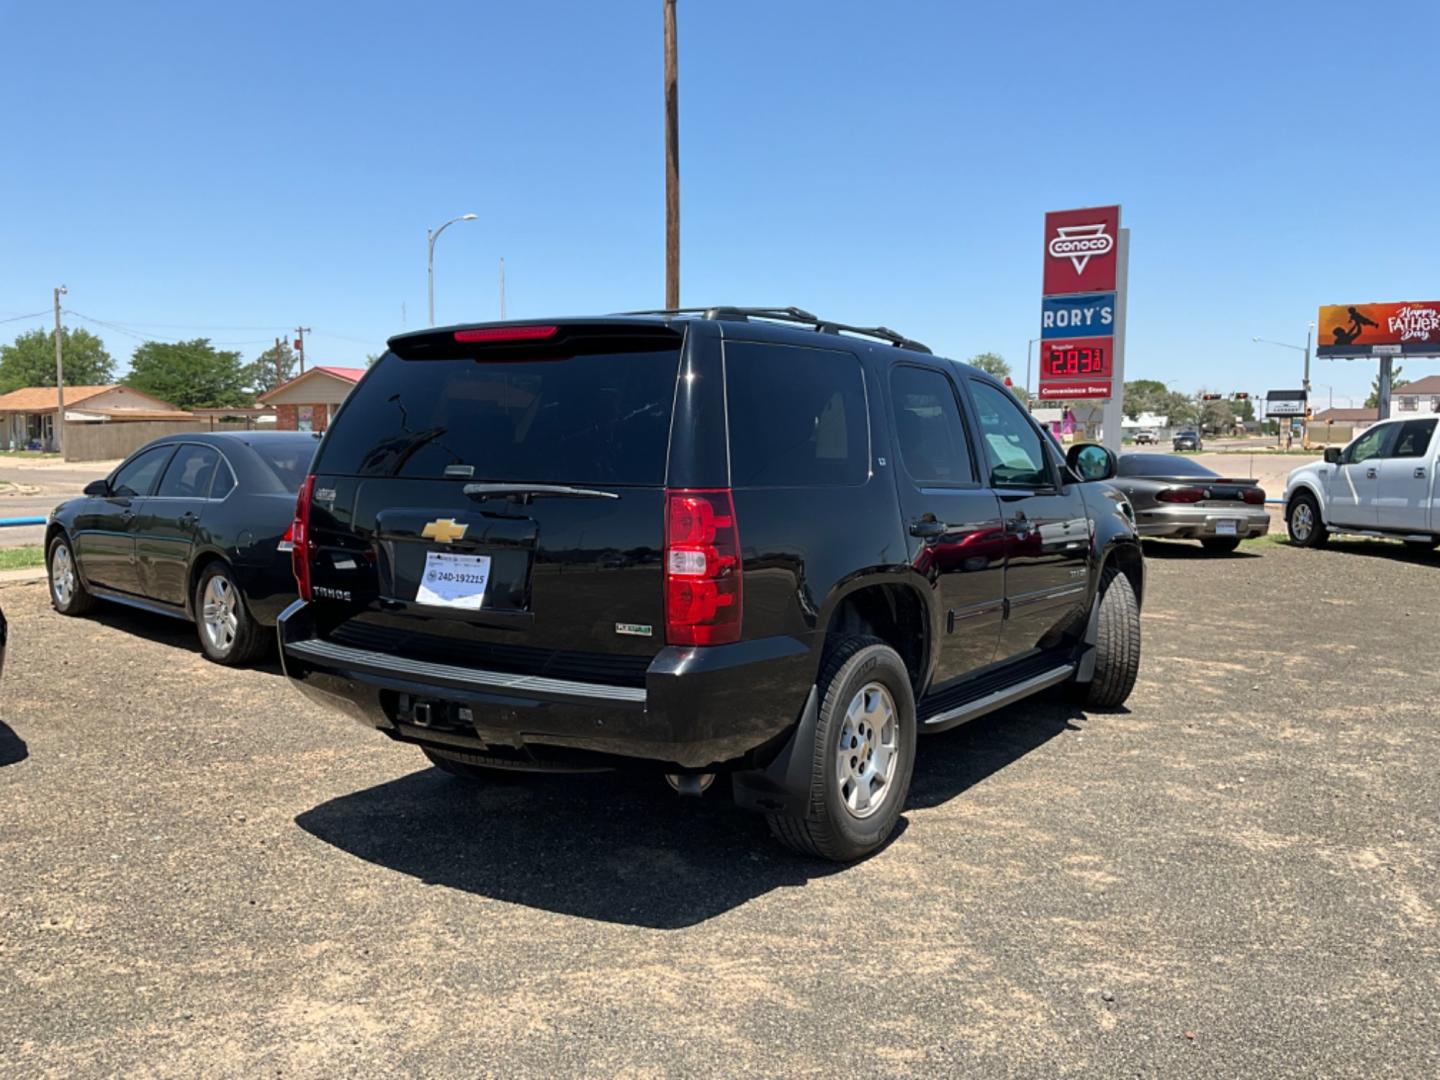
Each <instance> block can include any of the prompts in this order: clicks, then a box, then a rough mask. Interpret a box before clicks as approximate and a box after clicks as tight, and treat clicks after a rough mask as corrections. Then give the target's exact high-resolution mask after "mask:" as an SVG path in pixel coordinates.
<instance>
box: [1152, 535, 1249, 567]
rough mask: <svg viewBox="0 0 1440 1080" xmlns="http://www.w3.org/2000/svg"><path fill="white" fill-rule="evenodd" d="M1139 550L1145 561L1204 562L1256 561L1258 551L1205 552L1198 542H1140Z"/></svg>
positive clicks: (1241, 549) (1237, 549)
mask: <svg viewBox="0 0 1440 1080" xmlns="http://www.w3.org/2000/svg"><path fill="white" fill-rule="evenodd" d="M1140 546H1141V548H1143V549H1144V551H1145V557H1146V558H1147V559H1200V560H1203V561H1206V562H1209V561H1213V560H1215V559H1258V558H1260V557H1261V555H1260V552H1258V551H1247V550H1245V549H1244V548H1243V547H1242V548H1236V549H1235V550H1234V551H1224V552H1216V551H1206V550H1205V549H1204V548H1203V547H1201V546H1200V541H1199V540H1141V541H1140Z"/></svg>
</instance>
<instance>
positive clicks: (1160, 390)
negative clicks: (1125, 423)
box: [1124, 379, 1170, 420]
mask: <svg viewBox="0 0 1440 1080" xmlns="http://www.w3.org/2000/svg"><path fill="white" fill-rule="evenodd" d="M1169 394H1170V391H1169V390H1167V389H1165V384H1164V383H1163V382H1160V381H1159V380H1157V379H1134V380H1132V381H1130V382H1127V383H1126V384H1125V410H1124V411H1125V415H1126V416H1127V417H1129V418H1130V419H1131V420H1137V419H1139V417H1140V414H1141V413H1147V412H1148V413H1156V414H1158V415H1161V416H1163V415H1165V404H1166V401H1167V398H1168V396H1169Z"/></svg>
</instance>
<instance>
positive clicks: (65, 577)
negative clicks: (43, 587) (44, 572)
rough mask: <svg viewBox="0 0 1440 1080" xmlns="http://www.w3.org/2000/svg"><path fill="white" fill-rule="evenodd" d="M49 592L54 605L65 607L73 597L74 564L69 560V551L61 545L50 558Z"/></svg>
mask: <svg viewBox="0 0 1440 1080" xmlns="http://www.w3.org/2000/svg"><path fill="white" fill-rule="evenodd" d="M50 591H51V592H52V593H54V594H55V603H57V604H59V605H60V606H61V607H66V606H68V605H69V603H70V598H71V597H72V596H74V595H75V563H74V561H72V560H71V558H70V549H69V548H68V547H66V546H65V545H64V544H61V545H60V546H59V547H57V548H56V549H55V552H54V554H53V555H51V556H50Z"/></svg>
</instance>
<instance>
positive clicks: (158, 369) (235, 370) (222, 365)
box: [125, 338, 255, 409]
mask: <svg viewBox="0 0 1440 1080" xmlns="http://www.w3.org/2000/svg"><path fill="white" fill-rule="evenodd" d="M249 375H250V370H249V369H248V368H247V367H246V366H245V365H244V364H242V363H241V362H240V354H239V353H238V352H221V351H219V350H218V349H216V348H215V346H213V345H211V344H210V340H209V339H208V338H196V339H195V340H194V341H177V342H175V343H174V344H173V345H172V344H170V343H169V342H164V341H147V342H145V343H144V344H142V345H140V346H138V347H137V348H136V349H135V352H134V354H133V355H132V356H131V357H130V374H129V375H127V376H126V377H125V382H126V384H127V385H129V386H133V387H134V388H135V389H136V390H139V391H141V392H142V393H146V394H149V395H150V396H151V397H157V398H160V399H161V400H162V401H168V402H170V403H171V404H172V405H174V406H176V407H177V408H181V409H197V408H224V407H225V406H234V405H249V404H250V403H251V402H253V401H254V400H255V396H254V394H252V393H251V392H250V390H249V386H248V383H249V381H250V380H249Z"/></svg>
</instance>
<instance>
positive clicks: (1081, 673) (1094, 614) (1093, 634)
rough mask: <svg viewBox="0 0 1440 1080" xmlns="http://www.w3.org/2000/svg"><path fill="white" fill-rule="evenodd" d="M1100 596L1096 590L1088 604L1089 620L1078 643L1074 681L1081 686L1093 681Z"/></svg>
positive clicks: (1098, 627)
mask: <svg viewBox="0 0 1440 1080" xmlns="http://www.w3.org/2000/svg"><path fill="white" fill-rule="evenodd" d="M1101 595H1102V594H1101V591H1100V590H1099V589H1098V588H1097V589H1096V590H1095V599H1094V601H1093V602H1092V603H1091V604H1090V620H1089V621H1088V622H1087V623H1086V624H1085V637H1084V639H1083V640H1081V642H1080V650H1079V653H1078V655H1077V657H1076V665H1075V681H1076V682H1077V683H1080V684H1081V685H1082V686H1083V685H1084V684H1086V683H1089V682H1093V681H1094V679H1095V646H1096V645H1098V644H1099V643H1100V597H1101Z"/></svg>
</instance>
